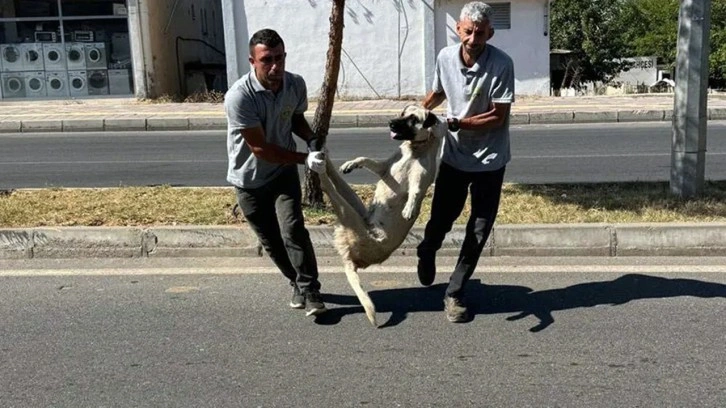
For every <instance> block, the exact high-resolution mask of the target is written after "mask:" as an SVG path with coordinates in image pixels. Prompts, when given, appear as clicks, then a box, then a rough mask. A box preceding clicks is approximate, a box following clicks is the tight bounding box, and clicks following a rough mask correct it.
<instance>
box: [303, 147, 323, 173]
mask: <svg viewBox="0 0 726 408" xmlns="http://www.w3.org/2000/svg"><path fill="white" fill-rule="evenodd" d="M305 164H306V165H307V166H308V167H309V168H310V170H312V171H314V172H316V173H318V174H320V173H323V172H325V153H323V152H320V151H317V152H310V153H308V157H307V158H306V159H305Z"/></svg>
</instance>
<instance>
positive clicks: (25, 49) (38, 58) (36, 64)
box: [20, 43, 45, 71]
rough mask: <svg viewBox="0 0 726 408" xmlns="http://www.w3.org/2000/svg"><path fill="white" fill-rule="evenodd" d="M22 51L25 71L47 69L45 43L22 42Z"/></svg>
mask: <svg viewBox="0 0 726 408" xmlns="http://www.w3.org/2000/svg"><path fill="white" fill-rule="evenodd" d="M20 51H21V52H22V53H23V71H43V70H44V69H45V63H44V62H43V44H41V43H25V44H20Z"/></svg>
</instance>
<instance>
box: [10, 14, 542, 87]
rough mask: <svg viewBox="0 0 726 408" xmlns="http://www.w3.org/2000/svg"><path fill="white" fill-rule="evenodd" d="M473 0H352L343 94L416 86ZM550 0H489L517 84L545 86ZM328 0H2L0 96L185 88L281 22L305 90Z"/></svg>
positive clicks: (324, 45) (427, 81) (316, 73)
mask: <svg viewBox="0 0 726 408" xmlns="http://www.w3.org/2000/svg"><path fill="white" fill-rule="evenodd" d="M467 1H468V0H416V1H404V0H390V1H388V0H387V1H348V2H346V10H345V30H344V42H343V56H342V63H341V71H340V78H339V82H338V96H339V97H342V98H364V99H371V98H405V97H414V98H420V97H421V96H423V95H424V94H425V93H426V92H427V90H428V89H429V88H430V86H431V80H432V76H433V72H434V63H435V59H436V54H437V53H438V51H439V50H440V49H441V48H443V47H445V46H447V45H450V44H455V43H457V42H458V38H457V36H456V33H455V29H454V27H455V23H456V20H457V19H458V13H459V11H460V10H461V7H462V6H463V5H464V4H465V3H466V2H467ZM549 3H550V0H511V1H493V2H489V4H490V5H491V6H492V7H494V10H495V14H494V17H493V24H494V27H495V29H496V34H495V36H494V38H493V39H492V41H491V43H492V44H494V45H496V46H497V47H500V48H502V49H503V50H505V51H506V52H508V53H509V54H510V55H511V56H512V58H513V59H514V64H515V75H516V93H517V94H520V95H547V94H549V91H550V77H549V75H550V67H549V43H550V41H549V21H548V16H549ZM330 8H331V2H330V1H329V0H275V1H269V0H244V1H240V0H93V1H91V0H22V1H21V0H0V83H1V85H2V86H1V87H0V98H1V99H33V98H43V99H55V98H57V99H69V98H94V97H109V96H111V95H113V96H136V97H140V98H146V97H149V98H153V97H160V96H163V95H188V94H191V93H194V92H199V91H205V90H210V89H217V90H221V91H223V90H226V88H227V86H228V85H229V84H231V83H232V82H234V81H235V80H236V79H237V78H239V77H240V76H241V75H243V74H245V73H246V72H248V71H249V62H248V47H247V43H248V41H249V36H250V35H251V33H253V32H255V31H257V30H259V29H261V28H265V27H269V28H273V29H275V30H277V31H278V32H280V34H281V35H282V36H283V38H284V39H285V41H286V45H287V49H288V55H289V56H288V61H287V62H288V69H289V70H290V71H293V72H296V73H299V74H301V75H303V76H304V77H305V79H306V80H307V83H308V88H309V96H310V97H311V98H315V97H317V96H318V93H319V90H320V87H321V85H322V81H323V77H324V71H325V62H326V53H327V49H328V31H329V17H330Z"/></svg>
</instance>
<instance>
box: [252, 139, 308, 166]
mask: <svg viewBox="0 0 726 408" xmlns="http://www.w3.org/2000/svg"><path fill="white" fill-rule="evenodd" d="M252 154H254V155H255V156H257V157H259V158H260V159H262V160H265V161H268V162H270V163H278V164H293V163H294V164H305V159H306V158H307V154H305V153H300V152H296V151H292V150H287V149H284V148H282V147H280V146H277V145H275V144H272V143H270V144H267V145H265V147H258V148H252Z"/></svg>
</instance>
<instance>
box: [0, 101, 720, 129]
mask: <svg viewBox="0 0 726 408" xmlns="http://www.w3.org/2000/svg"><path fill="white" fill-rule="evenodd" d="M415 102H417V101H412V100H363V101H336V102H335V104H334V107H333V114H332V118H331V126H333V127H369V126H385V125H387V124H388V120H389V119H390V118H391V117H393V116H395V115H396V114H397V113H399V112H400V111H401V109H402V108H403V107H404V106H405V105H407V104H410V103H415ZM316 107H317V105H316V103H315V102H314V101H312V102H311V103H310V107H309V109H308V112H307V116H308V117H309V118H312V116H313V114H314V112H315V108H316ZM708 107H709V119H711V120H726V94H711V95H709V99H708ZM437 112H438V113H443V110H442V109H437ZM672 115H673V94H650V95H635V96H594V97H534V96H520V97H519V98H518V99H517V101H516V102H515V104H514V105H513V108H512V119H511V123H512V124H518V125H524V124H533V125H534V124H553V123H592V122H633V121H669V120H671V118H672ZM225 126H226V124H225V119H224V111H223V107H222V105H221V104H215V103H153V102H148V101H138V100H136V99H134V98H108V97H107V98H100V99H73V100H62V101H57V100H56V101H44V100H18V101H12V100H10V101H8V100H4V101H2V102H0V132H60V131H65V132H77V131H120V130H126V131H128V130H132V131H133V130H139V131H142V130H209V129H224V128H225Z"/></svg>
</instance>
